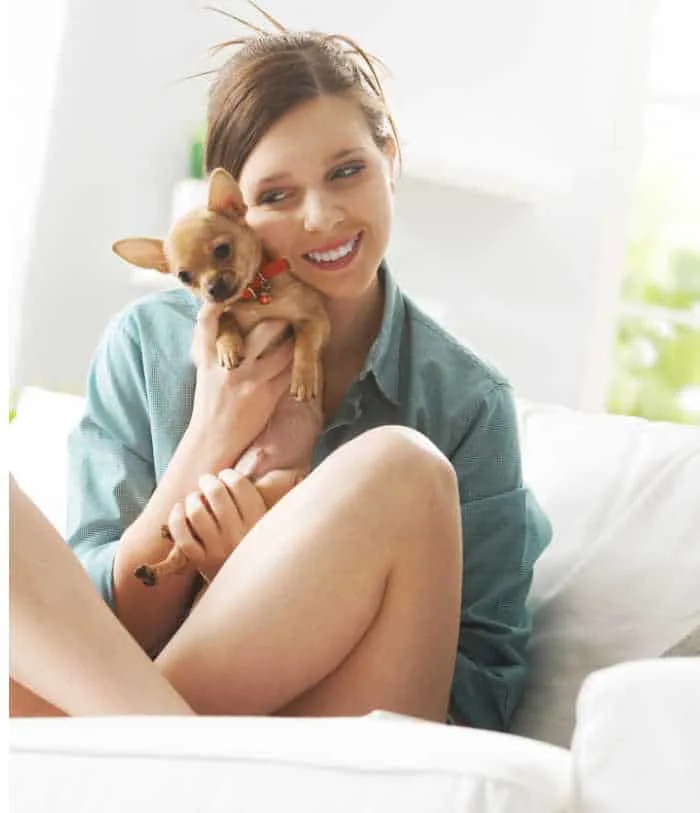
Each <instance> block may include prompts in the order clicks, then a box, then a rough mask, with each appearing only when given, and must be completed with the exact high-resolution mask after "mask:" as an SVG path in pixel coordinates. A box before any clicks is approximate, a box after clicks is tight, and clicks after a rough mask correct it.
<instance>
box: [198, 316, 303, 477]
mask: <svg viewBox="0 0 700 813" xmlns="http://www.w3.org/2000/svg"><path fill="white" fill-rule="evenodd" d="M221 313H222V308H221V306H218V305H213V304H211V303H204V304H203V305H202V307H201V309H200V311H199V315H198V318H197V325H196V327H195V331H194V338H193V345H192V356H193V359H194V362H195V365H196V367H197V383H196V389H195V397H194V405H193V409H192V417H191V419H190V424H189V427H188V429H187V434H188V436H189V438H190V440H194V441H195V443H196V444H197V445H199V444H204V446H205V447H209V448H211V449H212V450H213V451H215V452H216V459H217V462H219V465H218V466H216V465H213V466H212V468H211V469H210V470H216V468H219V467H221V466H230V465H233V464H234V463H235V461H236V460H237V459H238V457H239V456H240V455H241V453H242V452H243V451H244V450H245V449H246V448H247V447H248V446H249V445H250V444H251V443H252V441H253V440H254V439H255V438H256V437H257V436H258V435H259V434H260V432H261V431H262V430H263V429H264V427H265V425H266V424H267V422H268V420H269V419H270V416H271V415H272V413H273V411H274V409H275V406H276V405H277V402H278V401H279V399H280V397H281V396H282V395H283V394H284V393H285V392H286V391H288V389H289V386H290V374H291V361H292V354H293V349H292V345H291V342H285V343H284V344H282V345H281V346H280V347H278V348H276V349H274V350H273V351H271V352H270V353H268V354H267V355H264V356H263V357H261V354H262V353H263V352H264V350H265V349H266V348H267V347H269V346H270V345H271V344H272V343H274V342H275V341H276V340H277V339H279V337H280V336H281V335H282V333H283V332H284V330H285V329H286V327H287V325H286V323H285V322H282V321H280V320H266V321H264V322H261V323H260V324H258V325H256V326H255V327H254V328H253V330H252V331H251V332H250V334H249V335H248V337H247V338H246V342H245V348H246V349H245V359H244V360H243V362H242V363H241V364H240V366H238V367H236V368H235V369H234V370H227V369H225V368H224V367H222V366H220V364H219V362H218V358H217V353H216V336H217V331H218V323H219V317H220V316H221Z"/></svg>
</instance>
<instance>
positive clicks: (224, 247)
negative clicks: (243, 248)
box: [214, 243, 231, 260]
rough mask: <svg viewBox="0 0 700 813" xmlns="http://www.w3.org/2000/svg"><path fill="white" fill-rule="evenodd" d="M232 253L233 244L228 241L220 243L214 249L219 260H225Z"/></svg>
mask: <svg viewBox="0 0 700 813" xmlns="http://www.w3.org/2000/svg"><path fill="white" fill-rule="evenodd" d="M230 254H231V246H230V245H229V244H228V243H219V245H218V246H217V247H216V248H215V249H214V256H215V257H216V259H217V260H225V259H226V258H227V257H229V256H230Z"/></svg>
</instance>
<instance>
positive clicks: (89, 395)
mask: <svg viewBox="0 0 700 813" xmlns="http://www.w3.org/2000/svg"><path fill="white" fill-rule="evenodd" d="M380 275H381V279H382V282H383V285H384V291H385V304H384V317H383V321H382V326H381V329H380V333H379V335H378V337H377V339H376V341H375V342H374V345H373V347H372V349H371V351H370V353H369V355H368V357H367V361H366V364H365V366H364V369H363V371H362V372H361V374H360V375H359V376H358V377H357V379H356V380H355V382H354V383H353V384H352V386H351V387H350V389H349V391H348V392H347V395H346V397H345V399H344V401H343V403H342V405H341V407H340V409H339V410H338V413H337V414H336V416H335V417H334V418H333V419H332V420H331V421H330V423H329V424H328V425H327V426H326V427H325V429H324V432H323V434H322V436H321V437H320V439H319V441H318V444H317V446H316V450H315V454H314V465H317V464H318V463H319V462H320V461H321V460H323V459H324V458H325V457H326V456H327V455H328V454H330V453H331V452H332V451H333V450H334V449H337V448H338V447H339V446H340V445H342V444H343V443H346V442H347V441H348V440H350V439H351V438H354V437H356V436H357V435H359V434H361V433H362V432H364V431H366V430H367V429H370V428H371V427H375V426H381V425H385V424H401V425H404V426H409V427H413V428H414V429H417V430H418V431H419V432H422V433H423V434H425V435H426V436H427V437H428V438H430V439H431V440H432V441H433V443H434V444H435V445H436V446H437V447H438V448H439V449H440V450H441V451H442V452H443V453H444V454H445V455H446V456H447V457H448V458H449V460H450V461H451V462H452V465H453V466H454V468H455V471H456V473H457V477H458V481H459V493H460V500H461V514H462V535H463V543H464V544H463V548H464V576H463V586H462V613H461V627H460V634H459V646H458V653H457V662H456V667H455V675H454V682H453V686H452V697H451V705H450V713H451V717H452V719H454V720H456V721H457V722H461V723H464V724H467V725H471V726H475V727H480V728H490V729H496V730H505V729H507V728H508V725H509V723H510V719H511V716H512V714H513V711H514V709H515V707H516V705H517V703H518V701H519V699H520V696H521V693H522V690H523V686H524V683H525V679H526V673H527V664H526V657H525V648H526V644H527V641H528V638H529V634H530V616H529V613H528V610H527V607H526V598H527V594H528V591H529V588H530V584H531V580H532V570H533V565H534V563H535V561H536V559H537V557H538V556H539V554H540V553H541V552H542V550H543V549H544V547H545V546H546V544H547V543H548V541H549V539H550V536H551V529H550V525H549V522H548V521H547V518H546V517H545V515H544V514H543V512H542V511H541V509H540V507H539V506H538V504H537V502H536V500H535V497H534V496H533V494H532V493H531V492H530V491H529V490H528V489H527V488H526V487H525V485H524V484H523V482H522V473H521V461H520V449H519V443H518V430H517V420H516V414H515V408H514V401H513V394H512V391H511V388H510V386H509V384H508V382H507V381H506V380H505V379H504V378H503V377H502V376H501V375H500V374H499V373H498V372H497V371H496V370H494V369H493V368H492V367H490V366H489V365H487V364H486V363H484V361H482V360H481V359H479V358H478V357H477V356H476V355H474V354H473V353H472V352H471V351H470V350H468V349H467V348H465V347H464V346H463V345H462V344H460V343H459V342H458V341H457V340H456V339H454V338H453V337H451V336H450V335H449V334H448V333H447V332H445V331H444V330H443V329H442V328H441V327H440V326H439V325H437V324H436V323H435V322H434V321H433V320H432V319H430V318H429V317H428V316H426V315H425V314H424V313H422V312H421V310H420V309H419V308H418V307H417V306H416V305H415V304H414V303H413V302H412V301H411V300H410V299H409V298H408V297H407V296H406V295H405V294H403V292H402V291H401V290H400V289H399V287H398V286H397V284H396V282H395V281H394V279H393V277H392V276H391V274H390V273H389V271H388V268H387V267H386V265H385V264H382V267H381V269H380ZM198 307H199V304H198V302H197V300H196V299H195V298H194V297H193V296H192V295H191V294H190V293H189V292H188V291H186V290H185V289H177V290H169V291H164V292H159V293H157V294H152V295H149V296H146V297H144V298H142V299H140V300H139V301H137V302H135V303H133V304H132V305H130V306H128V307H127V308H126V309H125V310H123V311H122V312H121V313H119V314H117V316H115V317H114V319H113V320H112V321H111V322H110V324H109V326H108V327H107V330H106V331H105V333H104V336H103V338H102V340H101V342H100V344H99V346H98V348H97V350H96V352H95V355H94V357H93V360H92V363H91V367H90V372H89V375H88V380H87V387H86V407H85V413H84V415H83V417H82V419H81V421H80V423H79V425H78V426H77V427H76V429H75V430H74V432H73V433H72V435H71V437H70V440H69V495H68V497H69V498H68V534H69V540H68V541H69V544H70V545H71V547H72V548H73V550H74V552H75V553H76V555H77V556H78V558H79V559H80V560H81V561H82V563H83V566H84V567H85V568H86V570H87V572H88V573H89V575H90V577H91V578H92V580H93V582H94V583H95V585H96V586H97V588H98V590H99V591H100V593H101V594H102V596H103V597H104V599H105V601H106V602H107V603H108V604H109V605H110V606H111V607H113V606H114V596H113V588H112V565H113V561H114V553H115V549H116V546H117V544H118V541H119V538H120V537H121V534H122V533H123V531H124V530H125V529H126V528H127V527H128V526H129V525H130V524H131V523H132V522H133V521H134V520H135V519H136V517H137V516H138V515H139V513H140V512H141V511H142V509H143V507H144V505H145V504H146V503H147V501H148V500H149V498H150V496H151V494H152V493H153V491H154V489H155V487H156V484H157V482H158V481H159V479H160V478H161V477H162V475H163V473H164V471H165V469H166V468H167V466H168V464H169V462H170V460H171V458H172V456H173V453H174V451H175V449H176V447H177V445H178V443H179V442H180V439H181V438H182V435H183V433H184V431H185V429H186V427H187V424H188V422H189V419H190V415H191V412H192V403H193V396H194V387H195V369H194V366H193V364H192V362H191V357H190V347H191V342H192V332H193V329H194V324H195V319H196V314H197V310H198Z"/></svg>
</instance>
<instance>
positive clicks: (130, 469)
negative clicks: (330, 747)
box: [69, 33, 549, 729]
mask: <svg viewBox="0 0 700 813" xmlns="http://www.w3.org/2000/svg"><path fill="white" fill-rule="evenodd" d="M208 119H209V122H208V123H209V127H208V144H207V170H208V171H211V170H212V169H214V168H215V167H217V166H223V167H224V168H226V169H227V170H228V171H229V172H230V173H231V174H232V175H233V176H234V177H235V178H236V179H237V180H238V182H239V184H240V185H241V188H242V190H243V194H244V198H245V200H246V203H247V205H248V207H249V208H248V214H247V220H248V222H249V223H250V225H251V226H253V227H254V228H255V229H256V230H257V231H258V233H259V234H260V235H261V237H262V238H263V241H264V242H265V243H266V245H267V247H268V249H269V250H270V251H271V252H272V253H273V254H275V255H279V256H286V257H289V258H290V260H291V261H292V265H293V268H294V273H295V274H296V275H297V276H299V277H300V278H301V279H303V280H304V281H305V282H307V283H309V284H310V285H312V286H314V287H315V288H317V289H318V290H319V291H320V292H321V294H322V296H323V298H324V303H325V306H326V309H327V311H328V314H329V317H330V321H331V340H330V342H329V344H328V346H327V348H326V350H325V354H324V357H323V364H324V378H325V382H326V385H325V393H324V414H325V416H326V424H325V427H324V432H323V435H322V437H321V438H320V440H319V443H318V445H317V447H316V452H315V461H314V462H315V468H314V470H313V472H312V473H311V475H310V476H309V477H308V478H307V479H306V480H305V481H304V482H302V483H301V484H300V485H298V486H297V487H296V488H295V489H294V490H293V491H292V492H291V493H290V494H289V495H288V496H287V497H286V498H285V499H284V500H282V501H281V502H280V503H279V504H278V505H276V506H275V507H274V508H273V509H272V510H271V511H269V512H268V513H265V512H264V506H263V504H262V501H261V499H260V497H259V495H258V494H257V491H256V490H255V488H254V487H253V486H252V484H251V483H250V482H249V481H247V480H245V479H244V478H242V477H240V476H239V475H236V473H235V472H234V471H233V470H232V469H231V468H229V467H230V466H231V465H232V462H234V461H235V460H236V459H237V457H238V456H239V455H240V454H241V452H242V451H243V449H245V447H246V446H247V445H248V444H249V443H250V441H251V440H252V439H253V438H254V437H255V436H256V435H257V434H258V432H259V431H260V430H261V429H262V428H263V426H264V424H265V422H266V421H267V419H268V417H269V415H270V414H271V412H272V410H273V408H274V405H275V403H276V401H277V399H278V398H279V397H280V395H281V393H282V392H283V391H284V390H285V388H286V387H287V386H288V365H289V359H290V350H289V348H288V347H283V348H282V349H280V350H277V351H276V352H275V353H273V354H272V355H270V356H268V357H266V358H264V359H262V360H260V361H257V362H250V363H246V364H244V365H242V366H241V367H240V368H239V369H237V370H235V371H232V372H227V371H225V370H222V369H221V368H220V367H219V366H218V365H217V363H216V354H215V350H214V338H215V332H216V318H217V312H216V309H215V308H213V307H210V306H203V307H201V308H200V307H199V305H198V304H197V302H196V301H195V300H194V299H193V298H192V297H191V295H190V294H189V293H187V292H186V291H185V290H178V291H169V292H167V293H160V294H157V295H154V296H152V297H149V298H146V299H145V300H142V301H141V302H138V303H136V304H134V305H133V306H131V307H130V308H128V309H127V310H126V311H125V312H123V313H122V314H120V315H118V316H117V317H116V318H115V320H114V321H113V322H112V324H111V325H110V326H109V328H108V330H107V331H106V334H105V336H104V338H103V341H102V343H101V345H100V347H99V348H98V351H97V353H96V355H95V358H94V360H93V364H92V367H91V371H90V376H89V381H88V387H87V406H86V413H85V416H84V418H83V420H82V421H81V424H80V426H79V427H78V429H77V431H76V432H75V433H74V435H73V437H72V439H71V444H70V449H71V459H72V472H73V486H72V490H71V500H70V501H71V506H70V512H69V519H70V526H71V535H70V540H69V541H70V544H71V546H72V547H73V550H74V551H75V553H76V554H77V555H78V557H79V558H80V559H81V560H82V562H83V564H84V566H85V567H86V568H87V570H88V572H89V573H90V575H91V577H92V579H93V581H94V583H95V584H96V585H97V587H98V589H99V590H100V592H101V593H102V595H103V597H104V598H105V600H106V601H107V602H108V603H109V604H110V606H111V607H112V608H113V610H114V611H115V613H116V615H117V616H118V618H119V619H120V621H121V622H122V623H123V624H124V626H125V627H126V628H127V630H129V632H130V633H131V634H132V635H133V636H134V638H135V639H136V640H137V641H138V642H139V643H140V644H141V646H142V647H143V648H144V649H145V650H146V651H148V652H150V653H151V654H152V655H153V656H154V658H155V664H156V666H157V667H158V669H159V670H160V671H161V673H162V674H163V675H164V676H165V677H166V678H167V680H168V681H169V683H170V684H171V685H172V686H173V687H174V688H175V690H176V691H177V692H178V693H179V694H180V695H181V696H182V697H183V698H184V699H185V701H186V702H187V703H188V704H189V705H190V706H191V707H192V708H193V709H194V710H195V711H196V712H199V713H214V714H218V713H222V714H272V713H276V714H294V715H307V714H308V715H315V714H362V713H365V712H367V711H369V710H370V709H372V708H384V709H390V710H393V711H397V712H403V713H406V714H412V715H416V716H422V717H425V718H428V719H434V720H445V719H446V717H447V716H448V713H449V716H450V717H451V719H453V720H455V721H456V722H459V723H464V724H469V725H475V726H480V727H486V728H495V729H505V728H507V726H508V723H509V720H510V717H511V715H512V712H513V710H514V708H515V706H516V704H517V700H518V698H519V696H520V693H521V691H522V687H523V682H524V678H525V673H526V669H525V656H524V650H525V645H526V642H527V638H528V634H529V617H528V614H527V611H526V608H525V599H526V596H527V592H528V589H529V585H530V580H531V574H532V567H533V564H534V561H535V559H536V558H537V556H538V555H539V553H540V552H541V551H542V549H543V547H544V545H545V544H546V542H547V541H548V538H549V525H548V523H547V521H546V518H545V517H544V516H543V514H542V513H541V511H540V509H539V507H538V506H537V504H536V502H535V501H534V499H533V497H532V495H531V494H530V493H529V492H528V491H527V490H526V489H525V488H524V487H523V484H522V480H521V468H520V454H519V449H518V440H517V427H516V419H515V412H514V407H513V397H512V393H511V390H510V387H509V385H508V383H507V381H505V379H504V378H503V377H502V376H501V375H500V374H499V373H498V372H496V371H495V370H493V369H491V368H490V367H488V366H487V365H486V364H485V363H483V362H482V361H481V360H479V359H478V358H476V357H475V356H474V355H473V354H472V353H471V352H470V351H469V350H467V349H465V348H464V347H462V346H461V345H460V344H459V343H458V342H457V341H456V340H455V339H453V338H452V337H450V336H449V335H448V334H447V333H445V332H444V331H443V330H442V329H441V328H440V327H439V326H437V325H436V324H435V323H434V322H432V321H431V320H430V319H429V318H428V317H427V316H425V315H424V314H423V313H421V312H420V310H419V309H418V308H417V307H416V306H415V305H414V304H413V303H411V302H410V300H408V299H407V297H405V296H404V295H403V293H402V292H401V291H400V289H399V288H398V286H397V284H396V282H395V281H394V279H393V277H392V276H391V274H390V272H389V269H388V267H387V265H386V263H385V261H384V255H385V252H386V249H387V245H388V241H389V236H390V231H391V222H392V208H393V207H392V199H393V189H394V177H395V172H396V169H397V155H398V144H397V140H396V138H395V133H394V131H393V127H392V124H391V119H390V117H389V114H388V112H387V109H386V106H385V102H384V98H383V95H382V93H381V89H380V87H379V86H378V83H377V80H376V78H375V76H374V74H373V71H372V68H371V63H370V62H369V61H368V60H367V58H366V56H365V55H364V54H363V52H362V51H361V50H360V49H359V48H357V47H356V46H354V45H353V44H352V43H350V41H349V40H347V39H345V38H338V37H327V36H324V35H319V34H287V33H280V34H275V35H263V36H258V37H255V38H253V39H252V40H250V41H247V42H246V43H244V44H243V47H242V48H241V49H240V50H239V51H238V52H237V53H236V54H235V55H234V56H233V57H232V58H231V59H230V60H229V61H228V62H227V63H226V65H225V66H224V67H223V68H222V69H221V70H220V71H219V74H218V76H217V78H216V81H215V83H214V85H213V88H212V91H211V96H210V103H209V110H208ZM268 330H270V328H269V327H268ZM191 347H192V348H193V359H194V365H192V364H191V362H190V360H189V354H190V348H191ZM202 497H203V498H204V499H202ZM163 522H168V524H169V526H170V530H171V532H172V534H173V536H174V537H175V539H176V540H177V541H178V543H179V544H181V545H182V546H183V547H185V549H186V550H187V552H188V554H189V555H190V557H191V558H192V560H193V567H192V570H191V573H190V574H188V576H186V577H184V578H181V579H177V578H172V579H166V580H164V581H163V583H162V585H159V586H158V587H155V588H145V587H144V586H143V585H141V584H140V583H139V582H138V580H137V579H135V578H134V577H133V571H134V569H135V568H136V567H137V566H138V565H139V564H141V563H142V562H144V561H156V560H157V559H159V558H160V557H161V556H162V555H164V554H165V553H166V552H167V546H166V545H165V543H163V542H162V540H161V539H160V537H159V533H158V529H159V527H160V525H161V524H162V523H163ZM239 543H240V544H239ZM234 548H235V552H233V553H231V551H233V550H234ZM198 570H199V571H201V572H202V573H205V574H206V575H207V577H209V578H212V582H211V585H210V587H209V589H208V590H207V592H206V593H205V595H204V597H203V598H202V599H201V601H200V602H199V603H198V604H197V605H196V607H195V608H194V609H193V610H192V612H191V613H189V614H188V611H189V608H190V605H191V600H192V595H193V592H194V591H195V590H196V589H197V586H198V581H197V571H198Z"/></svg>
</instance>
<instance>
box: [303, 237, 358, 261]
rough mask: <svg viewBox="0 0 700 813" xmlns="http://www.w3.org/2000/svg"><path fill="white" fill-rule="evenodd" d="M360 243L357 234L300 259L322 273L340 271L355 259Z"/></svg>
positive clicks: (311, 252)
mask: <svg viewBox="0 0 700 813" xmlns="http://www.w3.org/2000/svg"><path fill="white" fill-rule="evenodd" d="M361 243H362V232H357V234H355V235H353V236H352V237H350V239H346V240H342V241H340V242H338V241H336V242H335V243H332V244H330V245H327V246H324V247H323V248H320V249H315V250H313V251H308V252H307V253H306V254H303V255H302V257H303V258H304V260H306V262H308V263H310V264H311V265H313V266H315V267H316V268H321V269H322V270H324V271H341V270H343V269H345V268H347V267H348V266H349V265H350V263H351V262H352V261H353V260H354V259H355V257H357V255H358V253H359V251H360V245H361Z"/></svg>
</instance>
